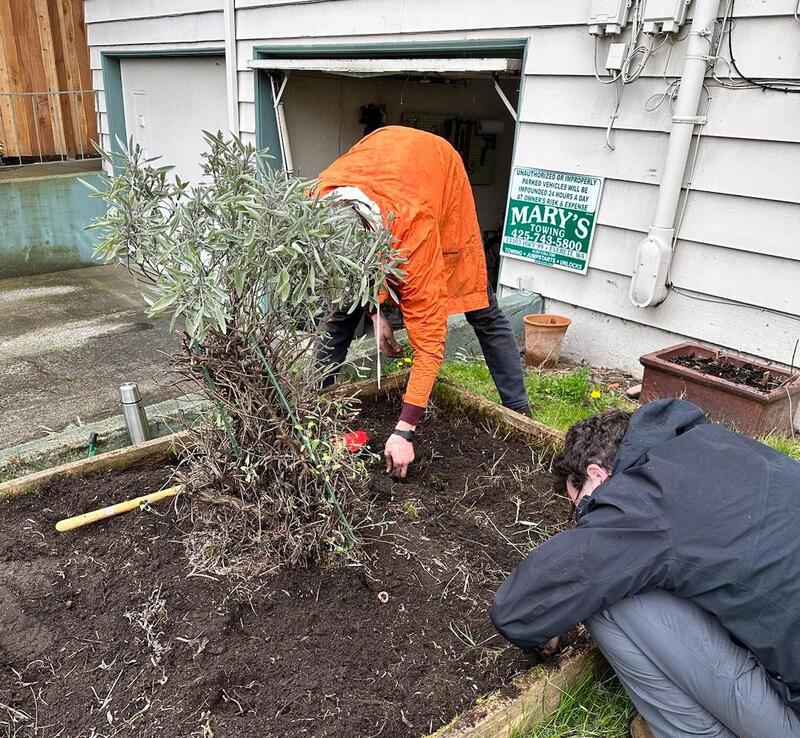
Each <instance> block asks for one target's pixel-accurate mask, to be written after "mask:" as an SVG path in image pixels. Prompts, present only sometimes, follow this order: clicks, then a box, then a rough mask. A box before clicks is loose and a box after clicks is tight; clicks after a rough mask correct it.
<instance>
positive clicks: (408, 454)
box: [383, 434, 414, 479]
mask: <svg viewBox="0 0 800 738" xmlns="http://www.w3.org/2000/svg"><path fill="white" fill-rule="evenodd" d="M383 455H384V457H385V458H386V473H387V474H391V475H392V476H394V477H400V479H405V477H406V474H408V467H409V465H410V464H411V462H412V461H414V444H413V443H411V441H406V439H405V438H401V437H400V436H396V435H394V434H392V435H391V436H389V438H388V439H387V440H386V448H385V449H384V451H383Z"/></svg>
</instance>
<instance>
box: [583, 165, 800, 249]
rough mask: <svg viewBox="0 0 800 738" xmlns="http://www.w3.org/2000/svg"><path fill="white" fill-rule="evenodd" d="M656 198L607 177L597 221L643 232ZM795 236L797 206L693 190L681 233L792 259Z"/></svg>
mask: <svg viewBox="0 0 800 738" xmlns="http://www.w3.org/2000/svg"><path fill="white" fill-rule="evenodd" d="M657 196H658V187H657V186H656V185H651V184H641V183H638V182H626V181H623V180H616V179H607V180H606V182H605V185H604V188H603V197H602V199H601V201H600V210H599V212H598V218H597V222H598V223H601V224H603V225H608V226H615V227H617V228H624V229H626V230H633V231H639V232H640V233H646V232H647V229H648V228H649V226H650V220H651V217H652V215H653V211H654V209H655V204H656V198H657ZM798 233H800V205H796V204H794V203H787V202H779V201H776V200H761V199H755V198H748V197H739V196H735V195H720V194H717V193H714V192H696V191H693V192H691V193H690V194H689V202H688V205H687V207H686V212H685V214H684V217H683V224H682V225H681V229H680V235H681V238H685V239H686V240H688V241H696V242H700V243H707V244H713V245H716V246H725V247H728V248H730V249H738V250H741V251H752V252H754V253H760V254H765V255H769V256H779V257H783V258H785V259H792V260H798V259H800V241H798V238H797V234H798ZM731 258H732V259H735V258H736V256H735V254H732V255H731Z"/></svg>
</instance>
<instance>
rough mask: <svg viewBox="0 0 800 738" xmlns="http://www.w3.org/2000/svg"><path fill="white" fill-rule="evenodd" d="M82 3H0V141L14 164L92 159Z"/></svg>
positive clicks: (92, 130) (10, 0)
mask: <svg viewBox="0 0 800 738" xmlns="http://www.w3.org/2000/svg"><path fill="white" fill-rule="evenodd" d="M92 87H93V85H92V74H91V70H90V68H89V50H88V47H87V45H86V29H85V26H84V22H83V0H0V144H2V146H3V149H4V151H3V154H2V155H3V157H4V158H5V159H6V160H7V161H10V162H11V163H14V162H15V160H18V161H19V162H20V163H26V162H33V161H52V160H54V159H63V158H76V157H77V158H83V157H84V156H94V155H95V151H94V149H93V146H92V141H95V140H97V116H96V114H95V97H94V91H93V89H92Z"/></svg>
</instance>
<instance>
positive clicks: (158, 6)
mask: <svg viewBox="0 0 800 738" xmlns="http://www.w3.org/2000/svg"><path fill="white" fill-rule="evenodd" d="M83 7H84V18H85V19H86V23H100V22H105V21H112V20H121V21H125V20H130V19H132V18H163V17H164V16H168V15H181V14H187V13H202V12H205V11H208V10H222V0H136V2H120V0H84V4H83Z"/></svg>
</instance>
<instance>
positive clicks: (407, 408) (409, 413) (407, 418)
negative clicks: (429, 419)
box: [400, 402, 425, 426]
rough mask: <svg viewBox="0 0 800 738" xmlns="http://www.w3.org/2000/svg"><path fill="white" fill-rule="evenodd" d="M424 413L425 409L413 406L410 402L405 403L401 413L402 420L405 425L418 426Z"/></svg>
mask: <svg viewBox="0 0 800 738" xmlns="http://www.w3.org/2000/svg"><path fill="white" fill-rule="evenodd" d="M424 412H425V408H424V407H419V405H412V404H411V403H410V402H404V403H403V409H402V410H401V411H400V420H402V421H403V422H404V423H409V424H411V425H413V426H416V425H418V424H419V421H420V418H421V417H422V413H424Z"/></svg>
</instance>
